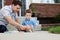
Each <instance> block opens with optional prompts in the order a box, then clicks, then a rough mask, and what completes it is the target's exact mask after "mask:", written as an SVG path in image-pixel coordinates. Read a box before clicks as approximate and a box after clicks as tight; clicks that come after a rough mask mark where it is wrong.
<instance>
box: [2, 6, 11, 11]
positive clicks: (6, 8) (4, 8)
mask: <svg viewBox="0 0 60 40" xmlns="http://www.w3.org/2000/svg"><path fill="white" fill-rule="evenodd" d="M2 10H8V11H10V10H11V6H10V5H9V6H4V7H3V8H2Z"/></svg>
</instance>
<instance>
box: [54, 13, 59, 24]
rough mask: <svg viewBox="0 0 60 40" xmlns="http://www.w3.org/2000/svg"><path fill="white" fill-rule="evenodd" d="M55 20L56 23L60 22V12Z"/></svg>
mask: <svg viewBox="0 0 60 40" xmlns="http://www.w3.org/2000/svg"><path fill="white" fill-rule="evenodd" d="M54 21H55V22H56V23H60V13H58V14H57V15H56V17H55V18H54Z"/></svg>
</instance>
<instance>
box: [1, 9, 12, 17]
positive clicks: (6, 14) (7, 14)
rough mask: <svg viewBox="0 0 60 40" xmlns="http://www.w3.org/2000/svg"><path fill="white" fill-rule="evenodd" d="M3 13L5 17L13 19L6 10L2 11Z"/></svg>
mask: <svg viewBox="0 0 60 40" xmlns="http://www.w3.org/2000/svg"><path fill="white" fill-rule="evenodd" d="M1 13H2V15H3V17H5V16H9V17H11V16H10V13H9V11H8V10H5V9H4V10H1Z"/></svg>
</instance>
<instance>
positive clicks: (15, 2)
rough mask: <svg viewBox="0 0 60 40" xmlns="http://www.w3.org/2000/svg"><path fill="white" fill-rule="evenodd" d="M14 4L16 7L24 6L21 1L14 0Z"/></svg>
mask: <svg viewBox="0 0 60 40" xmlns="http://www.w3.org/2000/svg"><path fill="white" fill-rule="evenodd" d="M12 4H14V5H15V6H16V5H19V6H22V2H21V1H19V0H14V1H13V2H12Z"/></svg>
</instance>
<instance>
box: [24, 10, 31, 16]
mask: <svg viewBox="0 0 60 40" xmlns="http://www.w3.org/2000/svg"><path fill="white" fill-rule="evenodd" d="M26 13H31V14H32V11H31V10H30V9H28V10H25V12H24V14H25V15H26Z"/></svg>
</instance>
